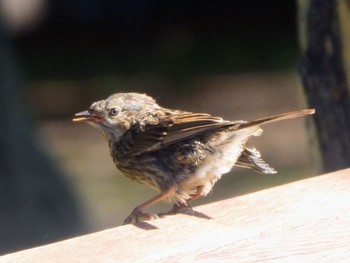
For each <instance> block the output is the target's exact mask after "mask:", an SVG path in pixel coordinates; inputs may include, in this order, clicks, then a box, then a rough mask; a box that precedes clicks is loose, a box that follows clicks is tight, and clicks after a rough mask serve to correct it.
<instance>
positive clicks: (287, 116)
mask: <svg viewBox="0 0 350 263" xmlns="http://www.w3.org/2000/svg"><path fill="white" fill-rule="evenodd" d="M314 113H315V109H305V110H298V111H292V112H288V113H283V114H278V115H274V116H270V117H266V118H261V119H257V120H254V121H251V122H247V123H243V124H240V125H239V129H244V128H247V127H251V126H257V125H262V124H267V123H272V122H276V121H282V120H288V119H294V118H299V117H303V116H305V115H310V114H314Z"/></svg>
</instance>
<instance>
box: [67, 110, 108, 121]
mask: <svg viewBox="0 0 350 263" xmlns="http://www.w3.org/2000/svg"><path fill="white" fill-rule="evenodd" d="M74 116H75V117H76V118H74V119H73V121H91V122H103V120H104V118H103V116H102V115H101V114H98V113H95V112H91V111H82V112H78V113H76V114H75V115H74Z"/></svg>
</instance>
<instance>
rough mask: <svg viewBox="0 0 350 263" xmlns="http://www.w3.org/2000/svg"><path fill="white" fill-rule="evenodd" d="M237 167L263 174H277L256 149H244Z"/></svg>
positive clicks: (245, 147) (246, 147)
mask: <svg viewBox="0 0 350 263" xmlns="http://www.w3.org/2000/svg"><path fill="white" fill-rule="evenodd" d="M235 166H238V167H243V168H249V169H253V170H255V171H257V172H259V173H263V174H275V173H277V171H276V170H275V169H274V168H273V167H271V166H270V165H269V164H268V163H266V162H265V161H264V160H263V159H262V158H261V154H260V152H259V151H258V150H257V149H255V148H254V147H248V146H244V149H243V151H242V153H241V155H240V157H239V158H238V160H237V162H236V164H235Z"/></svg>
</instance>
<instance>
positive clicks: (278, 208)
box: [0, 169, 350, 263]
mask: <svg viewBox="0 0 350 263" xmlns="http://www.w3.org/2000/svg"><path fill="white" fill-rule="evenodd" d="M195 210H196V211H197V213H193V214H191V215H186V214H179V215H175V216H168V217H166V218H163V219H161V220H155V221H151V222H143V223H140V224H138V225H127V226H121V227H116V228H113V229H108V230H104V231H101V232H97V233H93V234H90V235H86V236H81V237H78V238H73V239H69V240H65V241H62V242H58V243H54V244H50V245H46V246H42V247H37V248H33V249H28V250H24V251H20V252H17V253H13V254H9V255H5V256H2V257H0V262H1V263H3V262H167V263H169V262H196V261H197V262H218V261H226V262H261V261H273V262H280V261H283V262H285V261H288V262H289V261H290V262H350V169H347V170H342V171H338V172H335V173H331V174H326V175H322V176H317V177H313V178H310V179H306V180H302V181H298V182H294V183H290V184H287V185H282V186H279V187H275V188H271V189H267V190H263V191H260V192H256V193H253V194H248V195H244V196H240V197H235V198H232V199H228V200H224V201H220V202H216V203H211V204H208V205H204V206H200V207H196V208H195Z"/></svg>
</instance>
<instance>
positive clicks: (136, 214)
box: [123, 207, 159, 225]
mask: <svg viewBox="0 0 350 263" xmlns="http://www.w3.org/2000/svg"><path fill="white" fill-rule="evenodd" d="M140 218H145V219H146V220H149V221H152V220H155V219H159V217H158V216H157V215H154V214H149V213H145V212H144V211H143V210H142V209H140V208H138V207H136V208H135V209H134V210H133V211H132V212H131V214H130V215H129V216H128V217H127V218H126V219H125V220H124V222H123V225H127V224H130V223H131V222H132V221H133V220H135V223H138V222H140Z"/></svg>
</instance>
